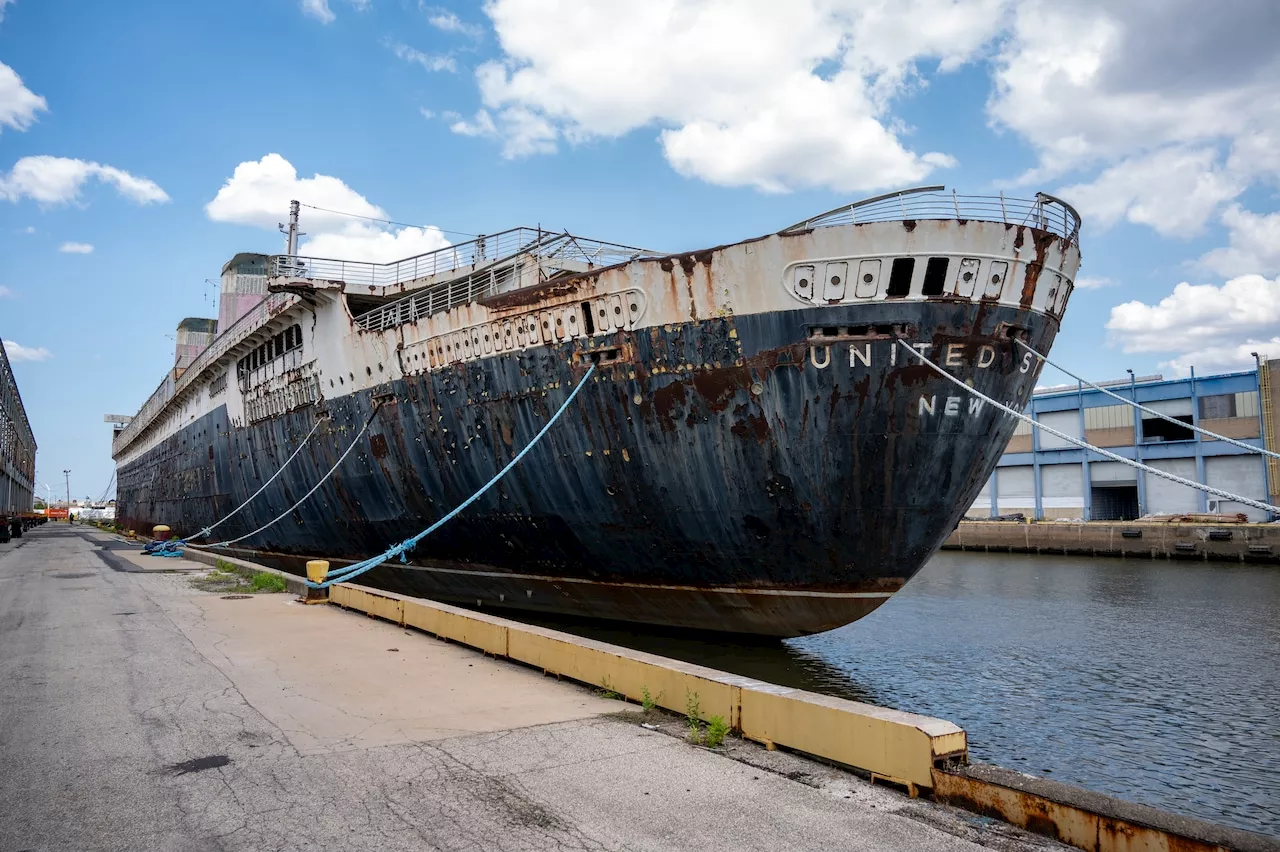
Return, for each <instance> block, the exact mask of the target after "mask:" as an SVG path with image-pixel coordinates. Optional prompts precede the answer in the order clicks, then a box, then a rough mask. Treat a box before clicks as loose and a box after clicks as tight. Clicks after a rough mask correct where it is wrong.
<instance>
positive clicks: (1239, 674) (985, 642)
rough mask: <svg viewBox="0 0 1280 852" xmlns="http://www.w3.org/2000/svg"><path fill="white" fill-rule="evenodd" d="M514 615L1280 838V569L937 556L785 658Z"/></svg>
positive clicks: (1013, 764)
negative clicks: (907, 722) (935, 725)
mask: <svg viewBox="0 0 1280 852" xmlns="http://www.w3.org/2000/svg"><path fill="white" fill-rule="evenodd" d="M262 561H273V562H275V564H277V565H279V567H287V568H289V569H290V570H294V571H298V572H299V573H300V572H301V564H300V563H298V564H297V565H294V564H285V563H284V562H283V561H280V560H267V559H263V560H262ZM503 614H504V615H508V616H511V617H515V618H521V619H523V620H529V621H537V622H538V623H542V624H546V625H548V626H553V627H556V628H557V629H561V630H567V631H571V632H575V633H580V634H583V635H586V636H590V637H593V638H596V639H600V640H603V641H608V642H613V643H616V644H620V645H626V646H629V647H633V648H637V649H640V650H645V651H651V652H654V653H659V654H663V655H665V656H669V657H675V658H677V659H683V660H687V661H689V662H695V663H699V664H702V665H706V666H711V667H714V668H718V669H721V670H724V671H729V672H733V673H735V674H741V675H744V676H748V677H753V678H757V679H760V680H766V681H770V682H773V683H780V684H784V685H788V686H794V687H799V688H803V689H808V690H812V691H814V692H822V693H826V694H831V695H839V696H841V697H845V698H850V699H853V700H857V701H865V702H869V703H872V704H878V705H882V706H885V707H893V708H896V709H899V710H907V711H912V712H916V713H923V714H927V715H931V716H937V717H941V718H943V719H948V720H950V721H953V722H955V723H956V724H958V725H960V726H962V727H963V728H965V730H966V731H967V732H968V735H969V749H970V757H971V759H973V760H975V761H979V762H983V763H994V764H998V765H1000V766H1005V767H1008V768H1010V769H1016V770H1019V771H1022V772H1027V773H1030V774H1033V775H1040V776H1044V777H1047V778H1053V779H1056V780H1059V781H1064V782H1067V783H1071V784H1077V785H1079V786H1082V787H1086V788H1088V789H1090V790H1094V791H1097V792H1101V793H1106V794H1109V795H1113V796H1116V797H1119V798H1122V799H1126V800H1129V801H1135V802H1141V803H1143V804H1147V805H1153V806H1155V807H1159V808H1164V809H1166V810H1169V811H1173V812H1175V813H1182V814H1186V815H1189V816H1194V817H1199V818H1201V819H1206V820H1209V821H1211V822H1216V823H1220V824H1223V825H1230V826H1234V827H1237V828H1242V829H1246V830H1250V831H1257V832H1261V833H1264V834H1269V835H1273V836H1274V835H1280V776H1278V775H1277V769H1276V768H1277V767H1278V766H1280V672H1278V671H1277V662H1278V661H1280V568H1276V567H1272V566H1258V565H1251V566H1242V565H1239V564H1228V563H1205V562H1190V561H1188V562H1176V561H1175V562H1170V561H1154V560H1147V559H1141V560H1139V559H1129V560H1125V559H1108V558H1098V559H1089V558H1077V557H1063V556H1032V555H1022V554H1019V555H1014V554H985V553H961V552H951V551H949V552H942V553H939V554H938V555H937V556H935V557H934V558H933V560H932V561H931V562H930V563H929V564H928V565H927V566H926V567H925V568H924V570H922V571H921V572H920V573H919V574H918V575H917V576H916V577H915V578H914V579H913V580H912V581H911V582H910V583H908V584H907V586H906V588H905V589H904V590H903V591H902V592H900V593H899V594H897V595H895V596H894V597H893V598H892V599H891V600H890V601H889V602H888V603H886V604H885V605H884V606H882V607H880V609H878V610H877V611H875V612H874V613H872V614H871V615H870V616H868V617H866V618H864V619H862V620H861V621H858V622H855V623H853V624H849V625H846V626H845V627H842V628H840V629H838V630H833V631H830V632H828V633H823V634H819V635H816V636H809V637H804V638H800V639H790V640H786V641H783V642H777V641H757V642H751V641H738V640H736V639H732V638H726V639H720V638H707V637H706V636H691V635H687V634H686V635H672V634H670V633H662V632H655V631H651V630H647V629H643V628H638V627H634V626H628V625H613V624H606V623H601V622H584V621H574V620H568V619H554V620H547V619H536V618H530V617H529V616H528V615H527V614H520V613H515V612H506V613H503Z"/></svg>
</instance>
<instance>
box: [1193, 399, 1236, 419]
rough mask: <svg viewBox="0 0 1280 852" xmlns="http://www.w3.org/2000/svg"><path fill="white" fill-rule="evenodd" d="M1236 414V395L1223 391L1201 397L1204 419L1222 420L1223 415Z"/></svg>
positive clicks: (1231, 415)
mask: <svg viewBox="0 0 1280 852" xmlns="http://www.w3.org/2000/svg"><path fill="white" fill-rule="evenodd" d="M1235 416H1236V395H1235V394H1233V393H1222V394H1217V395H1215V396H1202V397H1200V418H1201V419H1202V420H1220V419H1222V418H1223V417H1235Z"/></svg>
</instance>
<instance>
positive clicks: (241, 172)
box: [205, 154, 449, 263]
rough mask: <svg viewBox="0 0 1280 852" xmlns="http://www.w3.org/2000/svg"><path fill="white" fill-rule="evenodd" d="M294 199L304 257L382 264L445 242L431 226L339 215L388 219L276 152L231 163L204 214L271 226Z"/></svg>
mask: <svg viewBox="0 0 1280 852" xmlns="http://www.w3.org/2000/svg"><path fill="white" fill-rule="evenodd" d="M295 199H296V200H298V201H300V202H302V203H303V204H304V205H309V206H305V207H303V208H302V214H301V221H302V230H303V231H304V232H305V233H306V234H307V239H305V240H304V241H303V243H302V245H301V246H300V247H299V250H298V251H299V253H300V254H303V255H306V256H310V257H327V258H335V259H339V260H360V261H369V262H375V263H384V262H387V261H391V260H400V259H403V258H406V257H413V256H414V255H418V254H423V253H424V252H428V251H433V250H435V249H438V248H443V247H444V246H447V245H449V241H448V240H447V239H445V237H444V235H443V234H442V233H441V232H440V230H439V229H437V228H434V227H426V228H415V227H403V226H402V227H392V226H390V225H387V226H384V225H382V224H379V223H373V222H368V221H361V220H359V219H353V218H352V217H351V216H343V215H339V214H341V213H349V214H354V215H355V216H366V217H370V218H373V219H387V218H388V216H387V213H386V211H385V210H383V209H382V208H381V207H378V206H377V205H375V204H373V203H372V202H370V201H369V200H368V199H366V198H365V197H364V196H363V195H361V194H360V193H358V192H356V191H355V190H354V189H352V188H351V187H349V186H347V185H346V184H345V183H343V182H342V181H341V180H339V179H338V178H336V177H331V176H329V175H320V174H317V175H312V176H311V177H309V178H300V177H298V172H297V169H295V168H294V167H293V164H292V163H290V162H289V161H288V160H286V159H285V158H284V157H282V156H280V155H279V154H268V155H266V156H265V157H263V158H262V159H261V160H257V161H248V162H244V163H241V164H240V165H238V166H236V168H235V171H234V172H233V173H232V175H231V177H230V178H229V179H228V180H227V182H226V183H225V184H223V186H222V188H221V189H219V190H218V194H217V196H215V197H214V199H213V200H212V201H210V202H209V203H208V204H207V205H206V206H205V213H206V214H207V215H208V216H209V218H210V219H212V220H214V221H216V222H233V223H237V224H241V225H252V226H255V227H258V228H265V229H268V230H272V231H274V230H275V229H276V226H277V225H278V223H280V222H281V221H283V220H284V218H285V217H286V216H287V215H288V211H289V202H290V201H291V200H295ZM313 207H320V208H325V209H324V210H316V209H313ZM328 211H338V213H333V212H328Z"/></svg>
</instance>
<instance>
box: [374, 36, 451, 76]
mask: <svg viewBox="0 0 1280 852" xmlns="http://www.w3.org/2000/svg"><path fill="white" fill-rule="evenodd" d="M383 43H384V44H386V46H387V47H389V48H390V49H391V52H392V53H394V54H395V55H396V56H398V57H399V58H400V59H403V60H404V61H405V62H414V63H417V64H418V65H421V66H422V67H423V68H425V69H427V70H428V71H457V70H458V64H457V63H456V62H454V60H453V57H452V56H443V55H432V54H430V53H423V52H422V51H421V50H416V49H415V48H412V47H410V46H409V45H407V44H401V43H400V42H396V41H390V40H388V41H384V42H383Z"/></svg>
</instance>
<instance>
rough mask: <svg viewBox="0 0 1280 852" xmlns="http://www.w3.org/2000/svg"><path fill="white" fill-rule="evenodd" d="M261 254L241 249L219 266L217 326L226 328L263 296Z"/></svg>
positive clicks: (264, 276) (264, 265)
mask: <svg viewBox="0 0 1280 852" xmlns="http://www.w3.org/2000/svg"><path fill="white" fill-rule="evenodd" d="M267 264H268V258H267V256H266V255H265V254H253V253H250V252H241V253H240V254H238V255H236V256H235V257H233V258H231V259H230V260H228V261H227V262H226V263H225V264H224V265H223V267H222V297H221V298H220V299H219V300H218V328H219V329H221V330H222V331H226V330H227V329H229V328H231V326H233V325H235V323H236V320H238V319H240V317H242V316H244V315H245V314H247V313H249V311H251V310H253V309H254V308H255V307H257V305H258V303H259V302H261V301H262V300H263V299H265V298H267Z"/></svg>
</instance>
